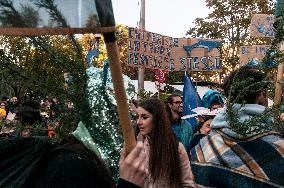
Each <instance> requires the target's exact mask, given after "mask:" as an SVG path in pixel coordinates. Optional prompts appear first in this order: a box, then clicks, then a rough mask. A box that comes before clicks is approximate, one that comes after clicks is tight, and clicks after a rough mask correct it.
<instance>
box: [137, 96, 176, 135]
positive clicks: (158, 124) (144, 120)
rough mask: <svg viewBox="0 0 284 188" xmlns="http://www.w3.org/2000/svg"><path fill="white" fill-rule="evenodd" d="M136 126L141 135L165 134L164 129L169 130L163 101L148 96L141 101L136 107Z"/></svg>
mask: <svg viewBox="0 0 284 188" xmlns="http://www.w3.org/2000/svg"><path fill="white" fill-rule="evenodd" d="M137 112H138V116H137V126H138V127H139V129H140V134H142V135H152V134H154V135H156V134H160V135H161V136H165V135H164V134H165V133H166V131H168V130H170V129H171V128H170V126H169V124H170V123H169V120H168V117H167V112H166V110H165V105H164V103H163V102H162V101H161V100H159V99H157V98H150V99H148V100H144V101H141V102H140V103H139V104H138V108H137Z"/></svg>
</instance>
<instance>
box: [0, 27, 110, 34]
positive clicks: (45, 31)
mask: <svg viewBox="0 0 284 188" xmlns="http://www.w3.org/2000/svg"><path fill="white" fill-rule="evenodd" d="M112 31H115V26H113V27H95V28H1V27H0V35H9V36H19V35H21V36H35V35H67V34H84V33H107V32H112Z"/></svg>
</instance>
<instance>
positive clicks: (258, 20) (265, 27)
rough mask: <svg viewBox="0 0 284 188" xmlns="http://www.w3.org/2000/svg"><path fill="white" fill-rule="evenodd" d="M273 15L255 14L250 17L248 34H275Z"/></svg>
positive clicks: (264, 35)
mask: <svg viewBox="0 0 284 188" xmlns="http://www.w3.org/2000/svg"><path fill="white" fill-rule="evenodd" d="M273 24H274V15H268V14H255V15H253V16H252V19H251V26H250V36H252V37H271V38H274V36H275V29H274V27H273Z"/></svg>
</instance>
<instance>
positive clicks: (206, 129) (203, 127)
mask: <svg viewBox="0 0 284 188" xmlns="http://www.w3.org/2000/svg"><path fill="white" fill-rule="evenodd" d="M214 117H215V116H211V115H202V116H199V117H198V125H197V130H198V132H200V133H201V134H205V135H208V134H209V133H210V131H211V128H210V125H211V123H212V121H213V119H214Z"/></svg>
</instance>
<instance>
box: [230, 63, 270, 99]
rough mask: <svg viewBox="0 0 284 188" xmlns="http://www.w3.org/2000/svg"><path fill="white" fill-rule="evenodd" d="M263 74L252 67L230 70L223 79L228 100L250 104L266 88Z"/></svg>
mask: <svg viewBox="0 0 284 188" xmlns="http://www.w3.org/2000/svg"><path fill="white" fill-rule="evenodd" d="M264 79H265V74H264V73H262V72H260V71H257V70H255V69H252V68H248V67H242V68H240V69H238V70H235V71H233V72H231V74H230V75H229V76H227V77H226V78H225V80H224V92H225V96H226V97H227V98H228V100H229V102H234V103H247V104H252V103H254V102H255V100H256V97H257V96H258V95H259V94H260V93H261V92H262V91H265V90H266V89H267V88H268V85H267V83H264V82H262V81H264Z"/></svg>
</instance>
